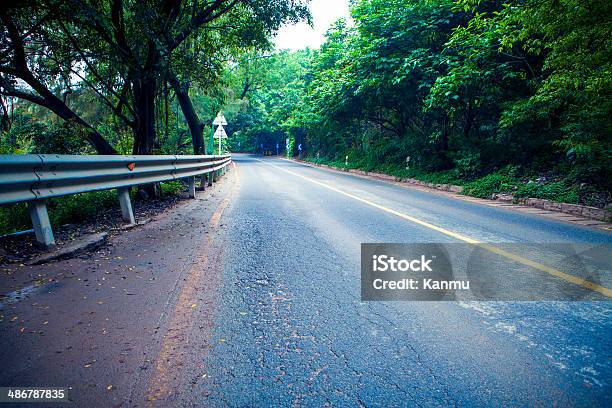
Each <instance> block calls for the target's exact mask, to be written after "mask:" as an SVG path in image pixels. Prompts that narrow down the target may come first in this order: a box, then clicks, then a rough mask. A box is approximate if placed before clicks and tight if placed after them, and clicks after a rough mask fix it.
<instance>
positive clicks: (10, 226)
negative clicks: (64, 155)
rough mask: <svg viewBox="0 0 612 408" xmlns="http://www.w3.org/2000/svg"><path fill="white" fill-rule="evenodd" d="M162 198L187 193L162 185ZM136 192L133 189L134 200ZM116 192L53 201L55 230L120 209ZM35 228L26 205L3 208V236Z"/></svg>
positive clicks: (174, 184) (0, 220)
mask: <svg viewBox="0 0 612 408" xmlns="http://www.w3.org/2000/svg"><path fill="white" fill-rule="evenodd" d="M161 190H162V195H165V196H173V195H178V194H179V193H180V192H182V191H184V190H185V187H184V186H183V184H182V183H181V182H180V181H170V182H167V183H161ZM135 194H136V189H132V197H134V196H135ZM118 207H119V200H118V199H117V192H116V190H104V191H95V192H91V193H82V194H76V195H71V196H65V197H58V198H52V199H50V200H49V201H48V202H47V208H48V211H49V220H50V221H51V225H52V226H54V227H57V226H60V225H64V224H73V223H79V222H83V221H85V220H87V219H90V218H92V217H93V216H94V215H95V214H98V213H99V212H100V210H102V209H106V208H118ZM30 228H32V224H31V221H30V216H29V214H28V208H27V205H26V204H25V203H19V204H15V205H10V206H5V207H0V235H4V234H10V233H12V232H17V231H23V230H27V229H30Z"/></svg>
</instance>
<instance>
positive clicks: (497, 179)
mask: <svg viewBox="0 0 612 408" xmlns="http://www.w3.org/2000/svg"><path fill="white" fill-rule="evenodd" d="M515 184H516V181H515V180H514V179H513V178H512V177H510V176H507V175H503V174H500V173H491V174H488V175H486V176H484V177H481V178H479V179H476V180H474V181H472V182H469V183H467V184H466V185H465V186H464V188H463V193H462V194H465V195H469V196H472V197H479V198H491V196H492V195H493V194H497V193H504V192H509V191H512V189H513V188H514V185H515Z"/></svg>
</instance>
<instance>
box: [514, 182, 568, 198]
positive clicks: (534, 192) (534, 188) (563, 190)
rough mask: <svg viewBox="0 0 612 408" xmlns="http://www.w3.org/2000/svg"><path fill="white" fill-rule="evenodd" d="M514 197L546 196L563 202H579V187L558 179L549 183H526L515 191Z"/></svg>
mask: <svg viewBox="0 0 612 408" xmlns="http://www.w3.org/2000/svg"><path fill="white" fill-rule="evenodd" d="M514 197H516V198H521V197H532V198H544V199H546V200H553V201H559V202H562V203H570V204H576V203H578V200H579V198H578V189H577V187H576V186H568V185H567V183H566V182H563V181H558V182H553V183H549V184H538V183H533V182H531V183H526V184H522V185H520V186H519V187H518V188H517V189H516V191H514Z"/></svg>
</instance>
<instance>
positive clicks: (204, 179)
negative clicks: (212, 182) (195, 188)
mask: <svg viewBox="0 0 612 408" xmlns="http://www.w3.org/2000/svg"><path fill="white" fill-rule="evenodd" d="M206 184H208V176H207V175H206V174H202V175H200V190H202V191H204V190H206Z"/></svg>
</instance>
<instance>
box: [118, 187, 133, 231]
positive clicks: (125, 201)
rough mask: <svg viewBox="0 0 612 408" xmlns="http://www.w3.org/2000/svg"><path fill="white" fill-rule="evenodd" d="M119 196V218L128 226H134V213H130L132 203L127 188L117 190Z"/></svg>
mask: <svg viewBox="0 0 612 408" xmlns="http://www.w3.org/2000/svg"><path fill="white" fill-rule="evenodd" d="M117 195H118V196H119V205H121V217H122V218H123V220H124V221H127V222H129V223H130V224H135V223H136V220H135V219H134V211H132V202H131V201H130V190H129V189H128V188H127V187H122V188H118V189H117Z"/></svg>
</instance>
